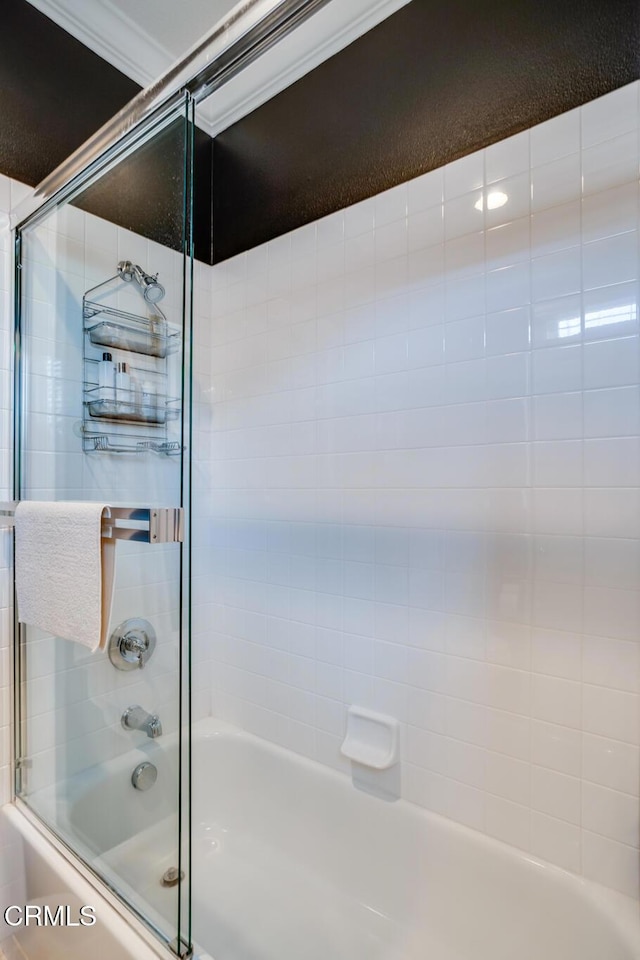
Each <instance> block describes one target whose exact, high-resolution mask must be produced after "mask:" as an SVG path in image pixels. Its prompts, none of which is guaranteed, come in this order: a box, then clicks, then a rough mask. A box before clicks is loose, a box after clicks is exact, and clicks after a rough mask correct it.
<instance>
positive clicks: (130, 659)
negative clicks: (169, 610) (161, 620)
mask: <svg viewBox="0 0 640 960" xmlns="http://www.w3.org/2000/svg"><path fill="white" fill-rule="evenodd" d="M155 646H156V632H155V630H154V629H153V627H152V626H151V624H150V623H149V621H148V620H142V619H141V618H140V617H132V618H131V619H129V620H124V621H123V622H122V623H121V624H119V625H118V626H117V627H116V629H115V630H114V631H113V633H112V634H111V636H110V637H109V659H110V660H111V663H112V664H113V665H114V667H116V668H117V669H118V670H136V669H138V668H139V669H142V667H144V665H145V663H146V662H147V660H148V659H149V657H150V656H151V654H152V653H153V651H154V650H155Z"/></svg>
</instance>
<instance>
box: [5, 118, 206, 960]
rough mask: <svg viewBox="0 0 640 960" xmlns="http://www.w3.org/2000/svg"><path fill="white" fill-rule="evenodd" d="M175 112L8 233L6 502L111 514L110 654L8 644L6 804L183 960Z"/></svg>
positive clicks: (182, 203)
mask: <svg viewBox="0 0 640 960" xmlns="http://www.w3.org/2000/svg"><path fill="white" fill-rule="evenodd" d="M188 110H189V105H188V103H187V102H186V101H184V100H183V101H181V103H180V104H179V105H177V106H174V107H173V108H172V109H170V110H168V111H165V113H164V115H163V116H161V117H158V118H156V119H155V120H154V121H152V122H150V123H149V124H147V127H146V129H145V130H144V131H143V132H142V133H140V132H137V133H136V138H135V142H134V143H129V144H128V145H126V147H124V148H122V149H121V150H120V152H119V153H118V155H116V156H112V157H107V158H105V160H104V161H103V163H102V164H101V165H100V169H99V170H98V171H97V172H94V173H93V175H92V176H91V177H90V178H85V181H84V183H83V184H82V186H81V187H79V188H77V189H76V190H75V192H73V193H71V194H70V195H69V196H67V197H66V198H65V199H64V200H62V201H60V202H57V203H56V202H51V201H50V202H49V203H48V204H47V205H46V206H45V207H43V208H42V209H41V210H40V211H38V212H37V213H36V214H35V215H34V216H33V217H32V218H30V219H29V220H28V221H27V222H26V223H25V224H24V225H23V226H22V228H21V230H19V231H18V236H17V253H18V256H17V264H18V269H17V287H18V291H17V293H18V296H17V303H18V308H19V311H18V312H19V323H18V325H17V364H16V367H17V374H16V378H17V392H16V489H15V498H16V500H19V501H26V500H36V501H92V502H99V503H103V504H105V505H108V506H109V508H110V510H111V519H110V520H109V522H108V523H107V522H103V536H104V537H106V538H108V539H110V540H113V539H114V538H116V540H115V581H114V596H113V609H112V614H111V618H110V623H109V627H108V630H107V638H108V641H107V647H106V649H100V650H98V651H96V652H92V651H91V650H89V649H87V647H85V646H84V645H82V644H81V643H78V642H73V641H71V640H69V639H66V638H65V637H64V636H55V635H53V633H52V631H51V630H49V629H47V626H46V623H41V624H39V625H37V626H35V625H33V624H20V626H19V627H18V628H17V633H16V653H17V656H16V662H17V668H18V674H19V676H18V684H17V693H18V695H17V697H16V701H17V704H16V705H17V716H16V730H17V744H16V757H17V765H16V780H17V782H16V793H17V795H18V797H19V798H21V800H22V801H24V803H25V804H26V805H27V807H28V808H29V809H30V810H31V811H32V812H33V813H34V814H35V815H36V816H37V818H39V819H40V820H41V821H42V822H43V823H44V824H46V826H47V827H49V828H50V829H51V830H52V831H53V832H54V833H55V834H56V835H57V837H58V838H59V839H60V840H62V841H63V842H64V844H66V845H67V847H68V848H70V849H71V850H72V851H73V853H75V854H76V855H78V856H79V857H80V858H81V859H82V860H83V861H84V863H85V865H86V866H87V867H88V868H89V869H90V870H92V871H93V872H94V873H95V874H97V875H98V876H99V877H100V878H101V879H102V880H103V881H105V882H106V883H107V885H108V886H109V887H110V889H111V890H112V891H113V892H114V893H115V894H116V895H117V896H118V897H119V898H120V899H121V900H122V901H124V902H125V903H126V904H127V905H128V906H129V907H130V908H131V909H133V911H134V912H135V913H136V914H137V915H138V916H139V918H141V919H142V920H143V921H144V922H145V924H146V925H147V926H148V927H150V928H151V929H152V930H153V931H154V932H155V933H156V934H157V935H158V936H159V937H160V938H161V939H162V940H163V941H165V942H166V943H167V944H169V945H170V946H171V947H172V949H174V950H175V951H176V952H178V953H185V952H187V950H188V948H189V944H190V940H191V936H190V908H189V879H190V869H189V868H190V864H189V858H188V850H189V844H188V834H189V815H190V810H189V779H190V769H189V735H190V729H189V710H190V708H189V702H190V683H189V658H190V650H189V639H190V634H189V539H188V534H189V511H188V507H189V491H190V470H189V461H190V443H189V436H190V375H189V367H190V352H189V342H190V329H191V308H190V303H191V295H190V288H191V283H190V280H191V272H192V264H191V244H190V223H191V209H190V205H191V136H192V129H193V128H192V124H191V122H190V120H189V116H188Z"/></svg>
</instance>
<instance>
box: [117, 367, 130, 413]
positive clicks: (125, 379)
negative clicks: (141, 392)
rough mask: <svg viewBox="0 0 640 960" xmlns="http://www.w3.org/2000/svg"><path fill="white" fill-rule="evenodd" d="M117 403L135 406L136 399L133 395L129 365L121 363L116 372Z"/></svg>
mask: <svg viewBox="0 0 640 960" xmlns="http://www.w3.org/2000/svg"><path fill="white" fill-rule="evenodd" d="M116 401H117V403H126V404H128V405H133V403H134V402H135V398H134V396H133V394H132V393H131V377H130V375H129V368H128V364H126V363H124V362H123V363H119V364H118V369H117V371H116Z"/></svg>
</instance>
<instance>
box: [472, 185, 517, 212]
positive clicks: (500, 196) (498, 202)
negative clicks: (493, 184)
mask: <svg viewBox="0 0 640 960" xmlns="http://www.w3.org/2000/svg"><path fill="white" fill-rule="evenodd" d="M508 199H509V197H508V195H507V194H506V193H503V192H502V190H490V191H489V193H488V194H487V210H497V209H498V207H504V205H505V203H506V202H507V200H508ZM474 207H475V208H476V210H484V194H482V196H481V197H480V199H479V200H476V202H475V203H474Z"/></svg>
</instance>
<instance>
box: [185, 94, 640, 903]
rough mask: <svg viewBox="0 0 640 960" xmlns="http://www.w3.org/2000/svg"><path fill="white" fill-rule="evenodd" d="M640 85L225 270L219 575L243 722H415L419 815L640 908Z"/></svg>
mask: <svg viewBox="0 0 640 960" xmlns="http://www.w3.org/2000/svg"><path fill="white" fill-rule="evenodd" d="M638 91H639V85H638V84H633V85H631V86H630V87H626V88H623V89H622V90H619V91H617V92H615V93H612V94H610V95H608V96H607V97H604V98H602V100H599V101H595V102H593V103H590V104H587V105H586V106H585V107H583V108H581V109H579V110H574V111H572V112H570V113H568V114H565V115H563V116H560V117H557V118H555V119H553V120H551V121H549V122H548V123H544V124H542V125H540V126H538V127H536V128H534V129H533V130H531V131H526V132H524V133H521V134H519V135H518V136H516V137H513V138H511V139H510V140H507V141H505V142H503V143H500V144H496V145H494V146H492V147H490V148H488V149H487V150H486V151H481V152H479V153H477V154H474V155H472V156H470V157H466V158H464V159H463V160H461V161H458V162H456V163H454V164H451V165H450V166H448V167H446V168H445V169H444V170H438V171H434V172H433V173H429V174H427V175H426V176H423V177H420V178H418V179H417V180H414V181H412V182H410V183H408V184H403V185H401V186H399V187H397V188H395V189H393V190H390V191H388V192H387V193H384V194H382V195H380V196H378V197H374V198H372V199H371V200H367V201H365V202H363V203H359V204H357V205H355V206H353V207H350V208H348V209H346V210H343V211H340V212H339V213H336V214H334V215H332V216H330V217H327V218H325V219H324V220H322V221H318V222H317V223H314V224H310V225H308V226H306V227H303V228H301V229H300V230H297V231H295V232H294V233H292V234H290V235H288V236H284V237H280V238H278V239H277V240H274V241H272V242H271V243H269V244H266V245H264V246H263V247H260V248H258V249H255V250H252V251H249V252H248V253H247V254H243V255H242V256H239V257H236V258H234V259H233V260H230V261H227V262H226V263H223V264H220V265H218V266H216V267H214V268H213V269H212V270H211V271H208V275H207V279H206V285H207V286H206V290H208V289H209V287H210V291H211V292H210V297H209V298H207V296H206V295H205V294H203V299H202V300H201V301H200V303H199V306H198V312H199V321H200V323H199V326H198V328H197V329H198V342H199V349H198V352H197V353H198V356H197V365H198V366H197V373H198V380H199V389H200V391H201V393H200V399H201V403H200V405H199V408H198V415H199V417H200V420H199V427H200V433H199V446H200V455H201V461H199V462H198V464H197V467H196V470H197V475H198V482H199V489H198V511H197V512H198V516H199V518H200V519H201V521H202V522H201V523H198V524H197V525H196V527H197V532H196V536H197V538H198V544H197V547H198V549H197V552H196V567H195V569H196V573H197V576H196V587H197V590H198V594H197V599H198V604H197V607H196V636H197V638H198V642H199V644H200V648H201V649H202V648H204V647H205V644H206V643H207V638H208V639H209V648H208V649H209V650H210V654H211V661H212V662H211V686H212V691H213V702H212V705H213V710H214V712H215V713H217V714H219V715H221V716H222V717H224V718H226V719H229V720H231V721H233V722H235V723H238V724H240V725H242V726H244V727H247V728H248V729H251V730H253V731H254V732H256V733H258V734H260V735H261V736H264V737H267V738H269V739H272V740H275V741H278V742H279V743H282V744H284V745H285V746H287V747H289V748H290V749H292V750H295V751H298V752H300V753H303V754H307V755H309V756H311V757H314V758H315V759H317V760H319V761H321V762H323V763H326V764H329V765H332V766H335V767H337V768H339V769H341V770H344V771H345V772H348V766H347V764H345V763H344V762H343V761H342V760H341V757H340V754H339V746H340V741H341V737H342V735H343V730H344V721H345V709H346V705H347V704H349V703H358V704H362V705H364V706H368V707H371V708H374V709H377V710H381V711H383V712H386V713H389V714H392V715H394V716H396V717H398V718H399V719H400V720H401V721H402V724H403V748H402V757H403V759H402V770H401V783H402V786H401V790H402V795H403V796H404V797H406V798H407V799H409V800H412V801H414V802H416V803H418V804H421V805H424V806H426V807H429V808H431V809H433V810H436V811H438V812H440V813H443V814H445V815H446V816H448V817H452V818H453V819H456V820H460V821H462V822H463V823H466V824H468V825H470V826H472V827H474V828H476V829H478V830H483V831H485V832H487V833H489V834H491V835H494V836H496V837H498V838H500V839H502V840H505V841H506V842H508V843H510V844H513V845H515V846H517V847H520V848H522V849H524V850H527V851H531V852H532V853H533V854H535V855H537V856H540V857H543V858H545V859H547V860H551V861H553V862H555V863H558V864H560V865H561V866H563V867H566V868H567V869H569V870H572V871H574V872H576V873H582V874H584V875H585V876H587V877H590V878H593V879H595V880H598V881H600V882H603V883H605V884H609V885H611V886H613V887H615V888H616V889H618V890H621V891H623V892H625V893H628V894H630V895H632V896H637V895H638V892H639V873H638V863H639V849H638V848H639V839H638V824H639V822H640V818H639V800H638V797H639V793H640V772H639V744H640V723H639V694H640V658H639V654H638V641H639V640H640V632H639V627H640V592H639V590H638V584H639V582H640V581H639V578H638V573H639V572H640V483H639V481H640V471H639V467H640V345H639V328H638V277H639V261H638V233H637V231H638V173H639V169H638V161H639V152H638V96H639V92H638ZM498 191H499V192H501V193H503V194H506V195H507V197H508V200H507V202H506V203H505V204H504V205H503V206H500V207H492V203H491V200H492V198H491V194H492V192H493V193H495V192H498ZM479 208H480V209H479Z"/></svg>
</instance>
